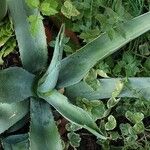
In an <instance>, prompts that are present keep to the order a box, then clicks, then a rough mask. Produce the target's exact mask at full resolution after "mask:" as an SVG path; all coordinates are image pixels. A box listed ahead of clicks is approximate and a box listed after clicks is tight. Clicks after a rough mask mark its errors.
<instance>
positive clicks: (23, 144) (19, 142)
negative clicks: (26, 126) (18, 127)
mask: <svg viewBox="0 0 150 150" xmlns="http://www.w3.org/2000/svg"><path fill="white" fill-rule="evenodd" d="M2 145H3V148H4V150H29V141H28V134H20V135H11V136H9V137H7V138H5V139H3V140H2Z"/></svg>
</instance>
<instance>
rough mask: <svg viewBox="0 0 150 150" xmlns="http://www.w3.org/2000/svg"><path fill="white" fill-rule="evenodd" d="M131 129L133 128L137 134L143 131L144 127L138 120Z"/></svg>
mask: <svg viewBox="0 0 150 150" xmlns="http://www.w3.org/2000/svg"><path fill="white" fill-rule="evenodd" d="M133 129H134V130H135V132H136V133H137V134H140V133H142V132H144V129H145V127H144V124H143V122H138V123H136V124H135V125H134V126H133Z"/></svg>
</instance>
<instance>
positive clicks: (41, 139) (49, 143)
mask: <svg viewBox="0 0 150 150" xmlns="http://www.w3.org/2000/svg"><path fill="white" fill-rule="evenodd" d="M30 111H31V124H30V136H29V138H30V149H31V150H42V149H43V148H44V150H62V145H61V140H60V135H59V133H58V130H57V126H56V124H55V121H54V118H53V114H52V112H51V109H50V105H49V104H48V103H46V102H44V101H43V100H41V99H32V100H31V108H30Z"/></svg>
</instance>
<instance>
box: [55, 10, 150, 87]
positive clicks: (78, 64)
mask: <svg viewBox="0 0 150 150" xmlns="http://www.w3.org/2000/svg"><path fill="white" fill-rule="evenodd" d="M123 29H124V31H125V34H126V37H123V36H121V35H120V34H119V33H116V34H115V35H114V37H113V39H112V40H111V39H110V38H109V37H108V35H107V34H106V33H104V34H102V35H101V36H99V37H97V38H96V39H95V40H93V41H92V42H90V43H89V44H87V45H85V46H84V47H82V48H81V49H80V50H79V51H77V52H76V53H74V54H73V55H70V56H69V57H67V58H65V59H64V60H62V67H61V70H60V75H59V80H58V85H57V86H58V87H60V88H61V87H67V86H70V85H73V84H75V83H77V82H79V81H80V80H81V79H82V78H83V77H84V76H85V75H86V74H87V72H88V71H89V70H90V68H92V67H93V66H94V65H95V64H96V63H97V62H98V61H99V60H102V59H104V58H105V57H107V56H109V55H111V54H112V53H114V52H115V51H117V50H118V49H119V48H121V47H122V46H124V45H125V44H126V43H128V42H130V41H131V40H133V39H135V38H136V37H138V36H140V35H141V34H143V33H145V32H147V31H149V30H150V12H148V13H146V14H144V15H141V16H139V17H137V18H134V19H132V20H131V21H129V22H127V23H125V24H123Z"/></svg>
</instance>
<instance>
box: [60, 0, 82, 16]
mask: <svg viewBox="0 0 150 150" xmlns="http://www.w3.org/2000/svg"><path fill="white" fill-rule="evenodd" d="M61 12H62V13H63V14H64V16H66V17H67V18H71V17H74V16H78V15H79V14H80V12H79V11H78V10H77V9H76V8H75V6H74V5H73V4H72V2H71V0H66V1H65V2H64V5H63V6H62V8H61Z"/></svg>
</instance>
